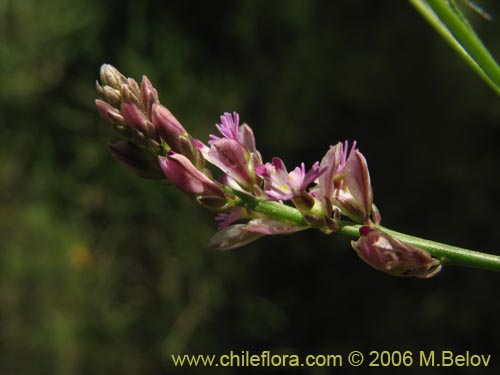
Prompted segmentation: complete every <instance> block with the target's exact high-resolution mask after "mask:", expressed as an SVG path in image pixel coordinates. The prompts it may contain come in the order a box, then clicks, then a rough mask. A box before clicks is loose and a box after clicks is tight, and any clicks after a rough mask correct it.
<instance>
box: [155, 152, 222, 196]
mask: <svg viewBox="0 0 500 375" xmlns="http://www.w3.org/2000/svg"><path fill="white" fill-rule="evenodd" d="M159 162H160V167H161V169H162V170H163V172H164V173H165V175H166V176H167V178H168V179H169V181H171V182H172V183H173V184H174V186H175V187H176V188H177V189H179V190H181V191H184V192H185V193H189V194H193V195H196V196H202V197H217V198H220V200H221V201H222V200H224V201H225V200H226V196H225V194H224V191H223V190H222V188H221V187H220V186H219V185H217V184H216V183H215V182H214V181H212V180H211V179H210V178H208V177H207V176H206V175H204V174H203V173H202V172H200V171H199V170H198V169H196V167H195V166H194V165H193V163H191V161H190V160H189V159H188V158H186V157H185V156H184V155H181V154H177V153H175V152H170V153H168V154H167V155H166V156H160V157H159Z"/></svg>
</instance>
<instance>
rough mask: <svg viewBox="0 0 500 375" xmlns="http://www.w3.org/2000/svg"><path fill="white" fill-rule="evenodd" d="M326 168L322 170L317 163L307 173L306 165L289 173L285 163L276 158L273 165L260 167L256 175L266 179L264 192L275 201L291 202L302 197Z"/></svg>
mask: <svg viewBox="0 0 500 375" xmlns="http://www.w3.org/2000/svg"><path fill="white" fill-rule="evenodd" d="M324 171H325V168H320V166H319V163H318V162H315V163H314V164H313V165H312V167H311V169H309V171H307V172H306V168H305V165H304V163H301V165H300V167H296V168H295V169H294V170H293V171H291V172H290V173H288V171H287V169H286V166H285V163H283V161H282V160H281V159H280V158H277V157H274V158H273V160H272V162H271V163H266V164H263V165H260V166H259V167H258V168H256V173H257V174H258V175H259V176H261V177H262V178H263V179H264V191H265V192H266V194H267V195H268V196H269V197H270V198H271V199H273V200H283V201H285V200H290V199H294V198H297V197H299V196H301V195H302V194H303V193H304V192H305V191H306V189H307V187H308V186H309V185H311V184H312V183H313V182H314V181H315V180H316V179H317V178H318V177H319V176H321V174H322V173H323V172H324Z"/></svg>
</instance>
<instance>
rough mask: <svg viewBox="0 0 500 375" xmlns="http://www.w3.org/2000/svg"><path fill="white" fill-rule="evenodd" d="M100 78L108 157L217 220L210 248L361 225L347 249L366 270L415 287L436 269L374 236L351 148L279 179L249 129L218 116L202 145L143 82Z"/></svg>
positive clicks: (333, 150) (373, 211)
mask: <svg viewBox="0 0 500 375" xmlns="http://www.w3.org/2000/svg"><path fill="white" fill-rule="evenodd" d="M100 79H101V82H100V83H99V82H97V84H96V87H97V91H98V93H99V94H100V96H101V98H102V99H97V100H96V106H97V109H98V110H99V112H100V114H101V116H102V117H103V118H104V119H105V120H106V121H107V122H109V123H110V124H111V125H112V126H113V129H114V130H115V131H116V132H117V134H118V136H119V138H120V140H119V141H117V142H112V143H110V144H109V149H110V151H111V154H112V155H113V156H114V157H115V158H116V159H117V160H118V161H119V162H121V163H122V164H124V165H126V166H127V167H128V168H130V169H132V170H133V171H134V172H135V173H136V174H137V175H139V176H141V177H144V178H148V179H153V180H165V179H166V180H168V181H169V182H170V183H171V184H172V185H173V186H175V187H176V188H177V189H178V190H180V191H182V192H184V193H185V194H186V195H188V196H189V197H190V198H191V199H192V200H194V201H195V202H197V203H198V204H199V205H201V206H203V207H205V208H208V209H210V210H212V211H215V212H216V213H218V215H217V217H216V221H217V223H218V229H219V231H218V232H217V233H216V234H215V235H214V236H213V238H212V240H211V241H210V247H213V248H218V249H223V250H226V249H232V248H236V247H240V246H243V245H245V244H247V243H249V242H252V241H254V240H256V239H258V238H260V237H262V236H265V235H274V234H289V233H294V232H297V231H301V230H305V229H309V228H316V229H319V230H320V231H322V232H323V233H327V234H329V233H332V232H336V231H338V230H339V228H340V227H341V225H342V223H343V222H345V221H347V222H349V223H356V224H361V225H362V227H361V228H360V231H359V232H360V237H359V239H358V240H357V241H352V246H353V248H354V250H355V251H356V253H357V254H358V255H359V257H360V258H361V259H363V260H364V261H365V262H367V263H368V264H369V265H371V266H372V267H374V268H376V269H379V270H381V271H384V272H387V273H389V274H391V275H395V276H416V277H423V278H426V277H432V276H434V275H435V274H436V273H438V272H439V270H440V269H441V265H440V261H439V260H438V259H435V258H432V257H431V255H430V254H429V253H428V252H427V251H425V250H422V249H419V248H416V247H414V246H411V245H409V244H406V243H404V242H402V241H400V240H398V239H396V238H394V237H392V236H390V235H389V234H387V233H385V232H384V231H383V230H381V229H379V228H378V227H377V226H378V224H380V220H381V216H380V213H379V211H378V209H377V208H376V206H375V205H374V203H373V193H372V187H371V182H370V174H369V172H368V165H367V162H366V159H365V157H364V156H363V154H361V152H360V151H359V149H358V148H357V145H356V142H353V143H352V145H351V146H350V147H349V144H348V142H347V141H346V142H344V143H340V142H339V143H337V144H335V145H333V146H330V148H329V150H328V151H327V152H326V154H325V156H324V157H323V159H322V160H321V162H315V163H314V164H313V165H312V166H311V167H310V168H309V169H307V168H306V166H305V165H304V163H302V164H301V165H300V166H298V167H296V168H295V169H293V170H291V171H290V172H289V171H288V169H287V168H286V166H285V164H284V163H283V161H282V160H281V159H280V158H278V157H274V158H272V160H271V162H264V161H263V159H262V156H261V154H260V152H259V151H258V150H257V148H256V143H255V137H254V134H253V131H252V129H251V128H250V127H249V126H248V125H247V124H242V125H240V119H239V115H238V114H237V113H236V112H233V113H232V114H231V113H224V114H223V115H222V116H221V117H220V124H217V125H216V129H217V131H218V132H219V134H218V135H215V134H211V135H210V140H209V141H208V142H207V143H206V144H205V143H203V142H202V141H200V140H198V139H195V138H193V137H192V136H191V135H190V134H189V133H188V132H187V131H186V129H185V128H184V127H183V126H182V125H181V123H180V122H179V121H178V120H177V119H176V118H175V117H174V115H173V114H172V113H171V112H170V111H169V110H168V109H167V108H166V107H164V106H163V105H161V104H160V100H159V97H158V93H157V91H156V89H155V88H154V87H153V85H152V84H151V82H150V81H149V79H148V78H147V77H145V76H144V77H143V78H142V81H141V83H140V85H139V84H138V83H137V82H136V81H135V80H133V79H131V78H126V77H125V76H124V75H122V74H121V73H120V72H119V71H118V70H117V69H116V68H114V67H113V66H111V65H106V64H105V65H102V67H101V70H100ZM209 166H212V167H211V168H210V169H209ZM214 167H215V168H214ZM214 169H215V170H214ZM214 174H216V175H217V177H214ZM249 202H251V204H249ZM255 202H276V204H280V205H282V207H283V206H286V207H293V208H295V209H296V210H298V212H299V213H300V215H301V220H300V223H297V222H296V221H292V220H287V218H286V217H283V216H280V215H273V214H271V213H270V212H269V210H259V209H256V204H255ZM286 207H285V208H286Z"/></svg>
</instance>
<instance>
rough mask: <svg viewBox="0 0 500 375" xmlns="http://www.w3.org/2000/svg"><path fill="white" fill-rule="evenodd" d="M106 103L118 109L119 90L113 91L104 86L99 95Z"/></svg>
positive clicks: (119, 100)
mask: <svg viewBox="0 0 500 375" xmlns="http://www.w3.org/2000/svg"><path fill="white" fill-rule="evenodd" d="M101 95H102V96H103V97H104V99H106V101H107V102H108V103H109V104H111V105H112V106H113V107H120V102H121V99H122V97H121V95H120V90H117V89H114V88H112V87H111V86H104V87H103V88H102V94H101Z"/></svg>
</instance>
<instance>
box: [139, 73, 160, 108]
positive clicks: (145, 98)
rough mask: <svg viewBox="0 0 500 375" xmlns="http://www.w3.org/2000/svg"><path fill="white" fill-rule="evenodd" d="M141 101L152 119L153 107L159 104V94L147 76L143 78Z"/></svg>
mask: <svg viewBox="0 0 500 375" xmlns="http://www.w3.org/2000/svg"><path fill="white" fill-rule="evenodd" d="M141 100H142V103H143V104H144V109H145V110H146V113H147V114H148V116H149V117H151V111H152V106H153V104H155V103H159V102H160V100H159V99H158V92H157V91H156V89H155V88H154V87H153V84H152V83H151V81H150V80H149V79H148V77H146V76H142V81H141Z"/></svg>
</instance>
